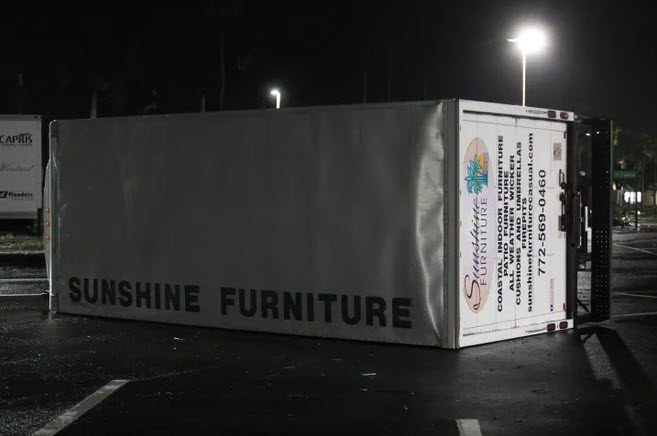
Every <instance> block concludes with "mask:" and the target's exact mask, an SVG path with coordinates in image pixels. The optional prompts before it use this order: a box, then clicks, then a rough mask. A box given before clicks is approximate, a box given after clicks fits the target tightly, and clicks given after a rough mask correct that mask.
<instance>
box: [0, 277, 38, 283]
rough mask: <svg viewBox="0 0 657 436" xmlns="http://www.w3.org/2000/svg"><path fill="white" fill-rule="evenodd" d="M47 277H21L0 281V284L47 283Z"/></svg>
mask: <svg viewBox="0 0 657 436" xmlns="http://www.w3.org/2000/svg"><path fill="white" fill-rule="evenodd" d="M47 281H48V277H30V278H27V277H21V278H15V279H0V283H23V282H47Z"/></svg>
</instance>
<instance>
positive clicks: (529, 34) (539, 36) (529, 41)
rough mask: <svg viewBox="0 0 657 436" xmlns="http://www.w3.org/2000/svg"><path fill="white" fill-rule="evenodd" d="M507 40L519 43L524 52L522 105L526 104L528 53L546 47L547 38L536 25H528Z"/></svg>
mask: <svg viewBox="0 0 657 436" xmlns="http://www.w3.org/2000/svg"><path fill="white" fill-rule="evenodd" d="M507 41H509V42H513V43H516V44H518V47H520V52H521V53H522V105H523V106H524V105H525V76H526V70H527V55H528V54H533V53H538V52H540V51H541V50H542V49H543V48H545V45H546V42H547V38H546V37H545V33H544V32H543V31H542V30H541V29H539V28H536V27H527V28H525V29H523V30H521V31H520V33H518V36H516V37H515V38H511V39H508V40H507Z"/></svg>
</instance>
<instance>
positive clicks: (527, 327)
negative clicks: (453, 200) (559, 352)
mask: <svg viewBox="0 0 657 436" xmlns="http://www.w3.org/2000/svg"><path fill="white" fill-rule="evenodd" d="M480 106H481V104H474V103H472V104H468V103H462V104H461V113H460V139H459V158H460V159H459V165H460V192H459V195H460V200H459V210H460V230H459V247H460V248H459V251H460V259H459V279H460V289H459V291H460V292H459V294H460V295H459V298H458V301H459V305H458V306H459V308H458V312H459V346H468V345H475V344H480V343H485V342H491V341H496V340H501V339H508V338H513V337H520V336H527V335H531V334H536V333H541V332H546V331H549V330H551V329H553V328H555V329H560V328H568V327H571V326H572V322H571V321H568V320H566V318H567V316H566V301H567V299H566V232H565V231H562V229H561V226H560V223H561V219H562V216H561V215H562V213H563V210H562V200H561V194H562V193H563V192H564V190H563V188H562V187H561V182H565V181H566V180H565V176H566V156H567V154H566V147H567V143H566V136H567V135H566V131H567V123H566V122H564V121H560V120H554V119H549V118H548V115H547V111H540V113H539V114H538V115H537V116H534V115H533V114H532V113H531V110H530V109H527V108H519V107H518V108H517V109H518V111H516V112H515V113H511V114H508V113H507V114H504V113H500V112H499V111H494V110H493V111H489V110H488V109H491V108H493V109H494V108H495V106H497V105H490V106H491V107H487V106H486V105H484V107H480ZM506 108H507V109H506V110H507V111H508V106H506ZM519 111H526V112H524V113H523V116H519V115H518V113H519ZM491 112H493V113H491ZM536 112H539V110H536ZM568 116H569V117H570V119H571V120H572V114H568Z"/></svg>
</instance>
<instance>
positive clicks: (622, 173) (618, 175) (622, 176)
mask: <svg viewBox="0 0 657 436" xmlns="http://www.w3.org/2000/svg"><path fill="white" fill-rule="evenodd" d="M614 179H617V180H629V179H636V170H614Z"/></svg>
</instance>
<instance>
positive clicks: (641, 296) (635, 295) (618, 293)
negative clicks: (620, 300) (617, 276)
mask: <svg viewBox="0 0 657 436" xmlns="http://www.w3.org/2000/svg"><path fill="white" fill-rule="evenodd" d="M614 295H628V296H630V297H639V298H657V295H641V294H631V293H629V292H614Z"/></svg>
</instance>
